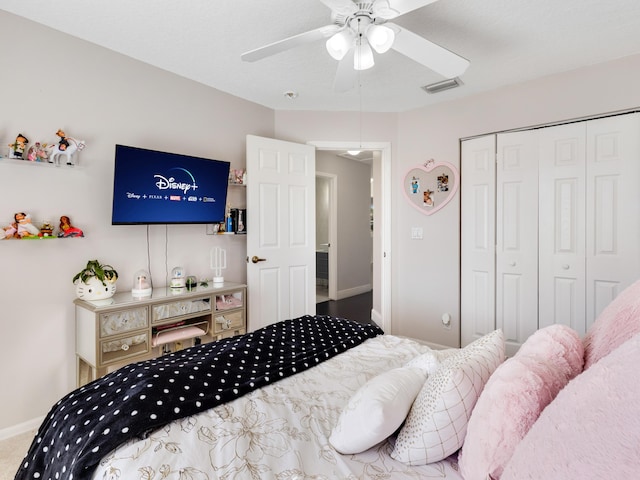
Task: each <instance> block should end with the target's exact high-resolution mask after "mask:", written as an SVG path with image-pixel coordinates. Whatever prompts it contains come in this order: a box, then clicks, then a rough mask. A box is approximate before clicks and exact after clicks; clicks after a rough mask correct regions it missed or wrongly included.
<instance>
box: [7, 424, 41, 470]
mask: <svg viewBox="0 0 640 480" xmlns="http://www.w3.org/2000/svg"><path fill="white" fill-rule="evenodd" d="M35 434H36V430H32V431H30V432H27V433H23V434H22V435H17V436H15V437H12V438H8V439H7V440H4V441H2V442H0V480H14V477H15V475H16V472H17V471H18V466H19V465H20V462H22V459H23V458H24V456H25V455H26V453H27V450H29V446H30V445H31V441H32V440H33V437H34V435H35Z"/></svg>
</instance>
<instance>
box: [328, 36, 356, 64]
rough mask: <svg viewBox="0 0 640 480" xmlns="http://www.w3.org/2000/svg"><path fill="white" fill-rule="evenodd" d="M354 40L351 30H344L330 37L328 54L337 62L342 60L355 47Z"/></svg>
mask: <svg viewBox="0 0 640 480" xmlns="http://www.w3.org/2000/svg"><path fill="white" fill-rule="evenodd" d="M353 40H354V38H353V35H352V34H351V32H350V31H349V30H342V31H341V32H338V33H336V34H335V35H333V36H331V37H329V40H327V43H326V47H327V52H329V55H331V56H332V57H333V58H335V59H336V60H342V59H343V58H344V56H345V55H346V54H347V52H348V51H349V50H350V49H351V48H352V47H353Z"/></svg>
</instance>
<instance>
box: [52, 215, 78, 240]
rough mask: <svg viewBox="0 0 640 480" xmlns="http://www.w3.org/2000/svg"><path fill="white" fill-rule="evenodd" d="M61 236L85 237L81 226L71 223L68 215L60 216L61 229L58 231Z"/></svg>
mask: <svg viewBox="0 0 640 480" xmlns="http://www.w3.org/2000/svg"><path fill="white" fill-rule="evenodd" d="M58 237H60V238H71V237H84V233H83V232H82V230H80V229H79V228H76V227H74V226H73V225H71V220H70V219H69V217H67V216H66V215H63V216H61V217H60V231H59V232H58Z"/></svg>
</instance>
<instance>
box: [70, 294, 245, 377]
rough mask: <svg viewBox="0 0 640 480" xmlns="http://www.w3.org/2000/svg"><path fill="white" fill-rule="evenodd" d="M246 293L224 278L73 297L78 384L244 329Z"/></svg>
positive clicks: (243, 331)
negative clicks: (136, 292)
mask: <svg viewBox="0 0 640 480" xmlns="http://www.w3.org/2000/svg"><path fill="white" fill-rule="evenodd" d="M246 293H247V287H246V285H243V284H239V283H230V282H225V283H224V284H222V285H219V286H218V285H216V286H213V285H211V284H210V286H209V287H197V288H194V289H193V290H187V289H186V288H183V289H177V290H176V289H171V288H168V287H162V288H156V289H153V292H152V294H151V296H148V297H142V298H136V297H133V296H132V295H131V292H122V293H116V294H115V295H114V296H113V297H111V298H109V299H106V300H99V301H93V302H92V301H86V300H80V299H76V300H75V301H74V304H75V310H76V360H77V362H76V382H77V385H78V386H81V385H83V384H84V383H87V382H89V381H91V380H94V379H96V378H98V377H100V376H102V375H104V374H105V373H107V371H108V370H109V369H110V368H116V367H121V366H122V365H126V364H128V363H133V362H137V361H140V360H145V359H149V358H153V357H156V356H158V355H162V354H163V353H166V352H167V351H174V350H180V349H181V348H185V347H189V346H192V345H194V344H195V343H199V342H203V343H204V342H211V341H214V340H218V339H221V338H225V337H230V336H233V335H239V334H242V333H246V328H247V313H246V312H247V310H246ZM85 372H86V374H85ZM85 378H86V382H85V381H84V379H85Z"/></svg>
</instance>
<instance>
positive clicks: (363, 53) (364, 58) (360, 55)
mask: <svg viewBox="0 0 640 480" xmlns="http://www.w3.org/2000/svg"><path fill="white" fill-rule="evenodd" d="M374 64H375V61H374V60H373V50H371V47H370V46H369V42H367V39H366V38H363V37H360V39H359V40H358V41H357V44H356V52H355V55H354V56H353V68H354V69H356V70H367V69H368V68H371V67H373V65H374Z"/></svg>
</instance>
